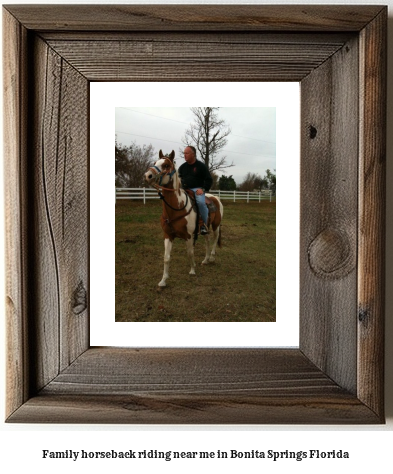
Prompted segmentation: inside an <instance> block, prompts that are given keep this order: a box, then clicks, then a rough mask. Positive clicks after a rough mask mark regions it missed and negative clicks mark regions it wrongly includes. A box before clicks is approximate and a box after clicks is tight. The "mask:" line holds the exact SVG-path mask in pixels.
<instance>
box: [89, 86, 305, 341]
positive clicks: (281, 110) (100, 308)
mask: <svg viewBox="0 0 393 474" xmlns="http://www.w3.org/2000/svg"><path fill="white" fill-rule="evenodd" d="M190 90H192V91H193V94H192V95H193V98H192V103H190V99H189V91H190ZM168 97H170V99H169V100H168ZM130 98H132V99H130ZM90 101H91V105H90V121H91V122H90V130H91V134H90V137H91V142H90V143H91V145H90V147H91V148H90V196H91V208H90V211H91V214H90V224H91V225H90V235H91V236H92V237H91V239H90V243H91V251H90V308H91V315H92V316H91V318H90V337H91V339H90V342H91V345H93V346H102V345H106V346H132V347H135V346H137V347H160V346H167V347H179V346H182V347H239V346H240V347H241V346H248V347H251V346H252V347H257V346H259V347H297V346H298V341H299V337H298V336H299V334H298V327H299V324H298V323H299V314H298V313H297V311H296V309H297V308H298V307H299V291H298V288H299V265H298V262H299V239H298V237H299V167H300V159H299V146H300V145H299V136H300V128H299V121H300V117H299V114H300V109H299V105H300V96H299V84H298V83H296V82H295V83H266V84H263V83H255V82H254V83H247V84H244V83H209V84H208V85H207V84H204V83H197V84H194V85H191V86H190V84H189V83H184V82H183V83H155V84H154V85H152V84H149V83H134V84H133V83H124V82H121V83H116V84H113V83H105V82H104V83H102V82H99V83H92V84H91V86H90ZM168 102H169V103H170V105H171V106H172V107H184V106H187V105H186V104H188V106H190V107H193V106H204V105H206V104H218V106H220V107H258V106H261V107H262V106H264V107H276V116H277V130H276V131H277V133H276V142H277V165H276V172H277V175H278V177H279V179H278V180H277V252H276V253H277V298H276V301H277V322H276V323H223V322H220V323H209V324H208V329H207V328H206V325H204V324H201V323H181V324H179V323H132V324H130V323H115V319H114V317H115V315H114V310H115V291H114V285H115V254H114V248H115V244H114V240H115V228H114V224H115V220H114V212H115V206H114V196H113V182H112V180H113V176H114V162H113V161H111V160H110V159H108V157H111V156H112V155H113V137H114V126H115V123H114V112H115V107H120V106H125V107H127V106H130V107H131V106H132V107H139V106H146V107H149V106H155V107H165V106H166V107H167V106H168ZM146 133H147V132H146ZM157 158H158V157H157ZM223 204H224V219H225V201H224V202H223ZM157 206H161V204H160V203H159V202H157ZM103 223H105V224H104V225H103ZM157 226H159V222H158V221H157ZM288 235H290V236H291V238H290V239H288ZM94 236H96V238H95V237H94ZM98 236H99V238H97V237H98ZM199 245H201V244H199ZM261 245H263V243H262V242H261ZM103 249H105V251H103ZM174 251H178V252H179V251H181V247H177V249H174ZM186 255H187V254H186V249H185V247H184V278H190V277H189V276H188V271H189V268H188V259H187V256H186ZM146 257H148V256H146ZM141 258H144V256H143V255H142V256H141ZM217 258H219V254H217ZM233 258H236V255H235V254H234V255H233ZM157 264H158V265H159V266H160V268H159V272H162V269H163V265H162V261H161V260H160V262H159V263H158V262H157ZM103 268H105V271H103ZM197 271H198V267H197ZM159 277H161V275H160V274H159ZM191 278H192V277H191ZM170 282H171V284H172V285H175V284H176V282H175V281H174V278H172V279H171V280H170ZM156 284H158V277H157V282H152V291H155V285H156ZM106 288H112V294H111V295H110V296H109V295H108V296H106V297H105V298H102V295H103V294H105V295H107V290H106ZM261 291H263V288H261ZM294 308H295V310H294Z"/></svg>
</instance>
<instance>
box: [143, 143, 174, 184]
mask: <svg viewBox="0 0 393 474" xmlns="http://www.w3.org/2000/svg"><path fill="white" fill-rule="evenodd" d="M158 156H159V160H157V161H156V162H155V163H154V165H153V166H152V167H150V168H149V169H148V170H147V172H146V173H145V181H146V182H147V184H149V185H158V186H167V185H168V184H169V183H170V182H171V181H172V177H173V175H174V173H175V172H176V169H175V164H174V162H173V160H174V158H175V152H174V151H173V150H172V153H170V154H169V155H164V154H163V153H162V151H161V150H160V153H159V155H158Z"/></svg>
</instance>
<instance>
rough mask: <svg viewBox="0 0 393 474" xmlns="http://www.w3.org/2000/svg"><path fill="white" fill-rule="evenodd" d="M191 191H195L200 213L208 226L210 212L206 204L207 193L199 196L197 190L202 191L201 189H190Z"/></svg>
mask: <svg viewBox="0 0 393 474" xmlns="http://www.w3.org/2000/svg"><path fill="white" fill-rule="evenodd" d="M190 189H191V190H192V191H194V194H195V199H196V203H197V206H198V209H199V213H200V215H201V217H202V220H203V222H204V223H205V224H206V225H207V220H208V217H209V211H208V209H207V206H206V202H205V193H203V194H199V195H198V194H197V193H196V191H197V189H201V188H190Z"/></svg>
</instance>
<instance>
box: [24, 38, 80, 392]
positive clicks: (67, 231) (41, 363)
mask: <svg viewBox="0 0 393 474" xmlns="http://www.w3.org/2000/svg"><path fill="white" fill-rule="evenodd" d="M33 53H34V57H35V58H36V60H35V62H34V78H35V84H36V87H35V88H34V95H33V96H32V98H31V101H32V108H31V114H32V123H33V124H35V127H36V128H35V129H34V132H33V137H32V140H33V143H32V150H34V151H35V153H34V155H33V157H32V165H31V176H30V179H31V181H32V184H33V186H34V203H35V207H34V210H33V215H32V216H31V225H32V226H33V229H34V243H33V247H34V249H35V253H34V264H33V271H34V275H32V277H33V278H34V293H35V294H36V298H35V300H34V311H35V313H36V314H37V318H36V320H35V333H36V338H37V345H36V351H37V352H36V357H37V365H36V373H35V381H36V384H37V387H42V386H44V385H45V384H47V383H48V382H49V381H50V380H52V379H53V378H54V377H55V376H56V374H57V373H58V372H59V370H62V369H63V368H65V367H67V366H68V365H69V364H70V363H71V362H72V361H73V360H74V359H75V358H76V357H77V356H79V355H80V353H81V352H83V351H84V350H86V349H87V348H88V313H87V294H86V289H87V288H88V259H87V256H88V255H87V253H86V252H87V249H88V204H87V203H88V195H87V190H88V160H86V158H85V159H84V160H81V159H80V157H81V156H84V157H87V154H88V135H87V134H86V130H87V126H88V85H87V82H86V80H85V79H84V78H83V77H82V76H81V75H80V74H79V73H78V72H77V71H76V70H75V69H74V68H72V67H70V66H69V65H68V64H67V63H66V62H65V61H63V59H62V57H61V56H60V55H58V54H57V53H56V52H54V51H53V50H52V49H51V48H49V47H48V45H47V44H46V43H44V42H43V41H42V40H41V39H39V38H36V39H35V42H34V47H33ZM83 290H84V291H85V294H84V295H83Z"/></svg>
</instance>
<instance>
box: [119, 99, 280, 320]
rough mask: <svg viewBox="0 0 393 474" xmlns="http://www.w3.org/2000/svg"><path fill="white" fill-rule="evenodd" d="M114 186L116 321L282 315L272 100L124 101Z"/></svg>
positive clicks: (248, 318) (246, 317)
mask: <svg viewBox="0 0 393 474" xmlns="http://www.w3.org/2000/svg"><path fill="white" fill-rule="evenodd" d="M115 186H116V211H115V212H116V226H115V232H116V321H117V322H144V321H148V322H153V321H154V322H220V321H221V322H250V321H252V322H274V321H275V319H276V108H275V107H189V108H187V107H172V108H168V107H155V108H152V107H145V108H142V107H116V139H115Z"/></svg>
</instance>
